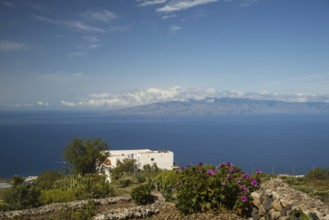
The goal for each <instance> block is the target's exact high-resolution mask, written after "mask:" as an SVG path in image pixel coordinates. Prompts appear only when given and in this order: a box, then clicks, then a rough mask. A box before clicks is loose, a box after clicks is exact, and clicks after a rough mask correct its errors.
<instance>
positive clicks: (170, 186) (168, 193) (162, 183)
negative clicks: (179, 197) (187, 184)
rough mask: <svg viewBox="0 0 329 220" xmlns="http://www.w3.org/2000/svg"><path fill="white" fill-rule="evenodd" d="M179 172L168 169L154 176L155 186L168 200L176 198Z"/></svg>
mask: <svg viewBox="0 0 329 220" xmlns="http://www.w3.org/2000/svg"><path fill="white" fill-rule="evenodd" d="M178 177H179V175H178V172H177V171H176V170H167V171H163V172H161V173H159V174H158V175H157V176H156V177H155V178H154V183H153V185H154V187H155V188H156V189H157V190H158V191H160V192H161V193H162V195H163V196H164V197H165V199H166V201H172V200H173V199H174V197H173V196H174V195H173V191H174V189H175V186H176V185H177V182H178Z"/></svg>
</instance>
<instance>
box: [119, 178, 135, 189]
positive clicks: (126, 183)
mask: <svg viewBox="0 0 329 220" xmlns="http://www.w3.org/2000/svg"><path fill="white" fill-rule="evenodd" d="M132 183H133V180H132V179H131V178H128V177H126V178H122V179H119V180H118V185H119V187H120V188H126V187H128V186H129V185H130V184H132Z"/></svg>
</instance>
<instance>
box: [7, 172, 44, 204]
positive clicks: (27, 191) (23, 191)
mask: <svg viewBox="0 0 329 220" xmlns="http://www.w3.org/2000/svg"><path fill="white" fill-rule="evenodd" d="M12 182H13V186H12V187H10V188H7V189H5V190H4V191H3V192H2V197H3V200H4V202H5V203H6V209H8V210H19V209H27V208H33V207H37V206H39V205H40V202H39V195H40V190H39V189H38V187H36V186H35V184H33V183H32V184H25V183H24V179H23V178H21V177H18V176H14V177H13V180H12Z"/></svg>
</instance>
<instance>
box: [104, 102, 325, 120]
mask: <svg viewBox="0 0 329 220" xmlns="http://www.w3.org/2000/svg"><path fill="white" fill-rule="evenodd" d="M109 113H110V114H113V115H126V116H128V115H131V116H133V115H136V116H137V115H147V116H165V115H171V116H185V115H186V116H187V115H231V114H291V113H329V103H324V102H283V101H275V100H252V99H242V98H220V99H204V100H188V101H170V102H160V103H153V104H147V105H141V106H137V107H131V108H126V109H120V110H115V111H111V112H109Z"/></svg>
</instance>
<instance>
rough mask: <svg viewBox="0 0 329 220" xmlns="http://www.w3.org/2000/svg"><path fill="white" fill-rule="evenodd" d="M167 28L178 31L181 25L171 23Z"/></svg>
mask: <svg viewBox="0 0 329 220" xmlns="http://www.w3.org/2000/svg"><path fill="white" fill-rule="evenodd" d="M169 29H170V31H173V32H175V31H180V30H181V29H182V27H181V26H178V25H172V26H170V28H169Z"/></svg>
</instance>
